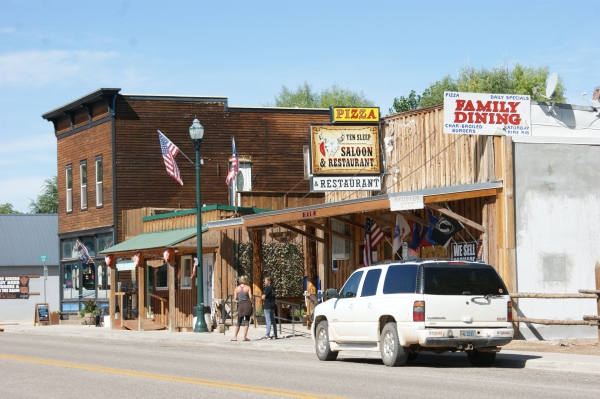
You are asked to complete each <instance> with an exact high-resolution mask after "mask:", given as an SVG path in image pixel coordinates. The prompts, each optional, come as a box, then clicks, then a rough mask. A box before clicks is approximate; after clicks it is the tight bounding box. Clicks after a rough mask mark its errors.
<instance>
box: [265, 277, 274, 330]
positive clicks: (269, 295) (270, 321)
mask: <svg viewBox="0 0 600 399" xmlns="http://www.w3.org/2000/svg"><path fill="white" fill-rule="evenodd" d="M272 284H273V279H272V278H271V277H266V278H265V290H264V293H263V295H262V299H263V300H264V303H263V311H264V312H265V320H266V324H267V333H266V335H265V338H264V339H269V338H270V339H277V324H275V289H274V288H273V285H272ZM271 326H273V335H272V336H271V337H269V334H270V333H271Z"/></svg>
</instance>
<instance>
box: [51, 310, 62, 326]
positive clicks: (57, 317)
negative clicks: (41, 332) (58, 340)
mask: <svg viewBox="0 0 600 399" xmlns="http://www.w3.org/2000/svg"><path fill="white" fill-rule="evenodd" d="M50 324H52V325H54V324H60V313H50Z"/></svg>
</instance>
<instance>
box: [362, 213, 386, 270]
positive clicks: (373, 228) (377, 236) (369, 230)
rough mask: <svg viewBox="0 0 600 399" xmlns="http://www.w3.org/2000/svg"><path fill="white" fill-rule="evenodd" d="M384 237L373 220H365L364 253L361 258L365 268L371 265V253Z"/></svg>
mask: <svg viewBox="0 0 600 399" xmlns="http://www.w3.org/2000/svg"><path fill="white" fill-rule="evenodd" d="M384 237H385V236H384V234H383V231H381V230H380V229H379V226H377V223H375V221H374V220H373V219H371V218H367V222H366V223H365V252H364V256H363V263H364V265H365V266H369V265H370V264H371V263H373V254H372V252H373V250H374V249H375V248H376V247H377V244H379V243H380V242H381V240H383V238H384Z"/></svg>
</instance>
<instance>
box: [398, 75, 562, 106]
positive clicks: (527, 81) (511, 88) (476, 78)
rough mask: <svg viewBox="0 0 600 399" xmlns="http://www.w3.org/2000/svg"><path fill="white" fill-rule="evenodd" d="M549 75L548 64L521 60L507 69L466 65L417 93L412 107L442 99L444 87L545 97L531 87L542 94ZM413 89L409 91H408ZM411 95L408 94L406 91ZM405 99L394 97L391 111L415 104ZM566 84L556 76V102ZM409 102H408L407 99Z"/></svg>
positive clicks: (532, 97)
mask: <svg viewBox="0 0 600 399" xmlns="http://www.w3.org/2000/svg"><path fill="white" fill-rule="evenodd" d="M547 79H548V67H547V66H542V67H526V66H523V65H521V64H518V63H517V64H515V66H514V67H513V68H512V69H510V68H508V67H507V66H502V67H494V68H492V69H487V68H480V69H476V68H474V67H471V66H465V67H463V68H462V69H460V70H459V71H458V77H457V79H456V80H454V79H452V77H450V75H446V76H444V77H443V78H442V79H441V80H438V81H436V82H433V83H431V84H430V85H429V87H428V88H426V89H425V91H423V95H421V96H415V98H417V97H419V100H418V106H417V107H415V108H425V107H430V106H433V105H437V104H442V103H443V102H444V92H445V91H461V92H468V93H498V94H527V95H529V96H531V99H532V100H534V101H548V99H547V98H545V97H542V96H541V95H539V94H537V93H534V88H536V87H538V88H539V89H540V92H541V93H542V94H545V87H546V80H547ZM412 93H414V90H413V91H411V94H412ZM409 98H410V95H409ZM406 100H407V99H406V98H405V97H404V96H401V97H400V98H394V103H393V106H392V108H390V114H392V113H397V112H403V111H408V110H410V109H415V108H408V109H407V108H406V107H407V106H406V103H407V101H406ZM566 101H567V100H566V98H565V86H564V84H563V80H562V78H561V77H559V78H558V84H557V86H556V102H559V103H562V102H566ZM409 105H410V103H409Z"/></svg>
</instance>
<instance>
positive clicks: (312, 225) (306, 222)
mask: <svg viewBox="0 0 600 399" xmlns="http://www.w3.org/2000/svg"><path fill="white" fill-rule="evenodd" d="M302 223H303V224H305V225H307V226H310V227H314V228H315V229H319V230H323V231H324V232H326V233H329V234H331V235H334V236H336V237H339V238H342V239H344V240H346V241H352V240H353V238H352V236H349V235H346V234H344V233H340V232H339V231H335V230H333V229H330V228H329V227H325V226H323V225H321V224H318V223H313V222H311V221H308V220H304V221H303V222H302ZM309 234H310V232H309Z"/></svg>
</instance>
